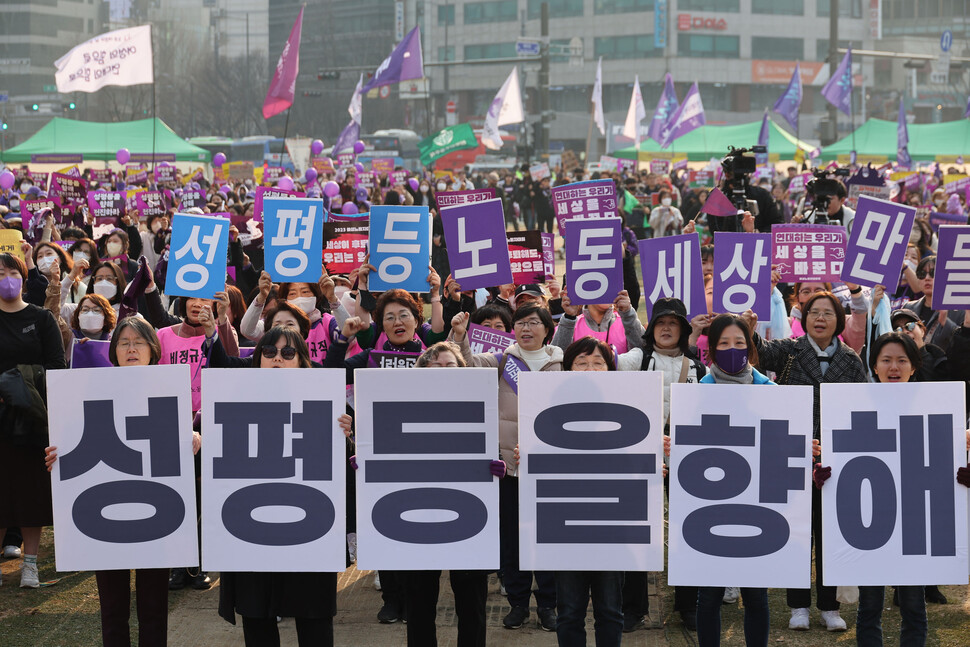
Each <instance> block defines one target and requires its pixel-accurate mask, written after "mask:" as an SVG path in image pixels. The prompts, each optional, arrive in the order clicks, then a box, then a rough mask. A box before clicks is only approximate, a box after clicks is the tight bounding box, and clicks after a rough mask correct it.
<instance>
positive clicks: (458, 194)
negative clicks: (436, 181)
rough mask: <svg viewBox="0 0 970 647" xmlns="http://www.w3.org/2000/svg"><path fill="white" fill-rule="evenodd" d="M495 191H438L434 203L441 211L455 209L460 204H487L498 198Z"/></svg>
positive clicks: (488, 189)
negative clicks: (448, 208)
mask: <svg viewBox="0 0 970 647" xmlns="http://www.w3.org/2000/svg"><path fill="white" fill-rule="evenodd" d="M497 197H498V194H497V193H496V192H495V189H492V188H485V189H474V190H472V191H438V192H437V193H435V194H434V201H435V203H436V204H437V205H438V208H439V209H443V208H445V207H454V206H456V205H459V204H470V203H472V202H485V201H486V200H492V199H494V198H497Z"/></svg>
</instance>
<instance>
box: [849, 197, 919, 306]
mask: <svg viewBox="0 0 970 647" xmlns="http://www.w3.org/2000/svg"><path fill="white" fill-rule="evenodd" d="M915 218H916V209H915V208H914V207H908V206H906V205H902V204H898V203H896V202H889V201H888V200H877V199H876V198H870V197H867V196H862V197H860V198H859V208H858V209H857V210H856V214H855V219H854V220H853V221H852V232H851V234H850V235H849V243H848V245H847V246H846V249H845V265H843V267H842V280H843V281H846V282H850V283H856V284H858V285H862V286H866V287H875V286H876V285H884V286H886V287H888V288H891V287H892V286H894V285H897V284H898V283H899V273H900V272H901V271H902V269H903V257H904V256H905V255H906V245H907V243H909V234H910V231H912V229H913V220H915Z"/></svg>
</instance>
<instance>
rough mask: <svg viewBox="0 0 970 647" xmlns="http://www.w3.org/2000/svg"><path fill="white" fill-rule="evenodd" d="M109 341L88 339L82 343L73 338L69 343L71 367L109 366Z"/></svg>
mask: <svg viewBox="0 0 970 647" xmlns="http://www.w3.org/2000/svg"><path fill="white" fill-rule="evenodd" d="M110 346H111V342H110V341H101V340H98V339H89V340H87V341H86V342H84V343H83V344H79V343H78V340H76V339H75V340H74V342H73V344H72V345H71V368H107V367H108V366H111V360H110V359H108V348H109V347H110Z"/></svg>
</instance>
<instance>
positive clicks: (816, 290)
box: [798, 288, 825, 295]
mask: <svg viewBox="0 0 970 647" xmlns="http://www.w3.org/2000/svg"><path fill="white" fill-rule="evenodd" d="M819 292H825V288H802V289H801V290H799V291H798V293H799V294H804V295H809V294H817V293H819Z"/></svg>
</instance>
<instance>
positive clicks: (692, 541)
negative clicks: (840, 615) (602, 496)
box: [667, 384, 812, 589]
mask: <svg viewBox="0 0 970 647" xmlns="http://www.w3.org/2000/svg"><path fill="white" fill-rule="evenodd" d="M670 430H671V432H670V436H671V447H670V481H669V490H668V493H669V497H670V510H669V522H670V523H669V527H670V544H669V546H670V547H669V551H670V552H669V553H668V555H667V564H668V568H669V569H670V570H669V573H668V581H669V583H670V584H672V585H677V586H742V587H770V588H794V589H801V588H809V586H810V584H811V570H810V569H811V564H812V553H811V549H812V490H811V488H812V481H811V477H812V469H811V468H812V388H811V387H808V386H771V385H739V384H696V385H695V384H671V385H670Z"/></svg>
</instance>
